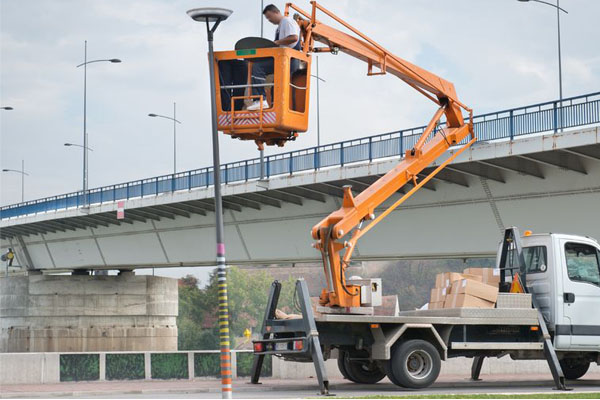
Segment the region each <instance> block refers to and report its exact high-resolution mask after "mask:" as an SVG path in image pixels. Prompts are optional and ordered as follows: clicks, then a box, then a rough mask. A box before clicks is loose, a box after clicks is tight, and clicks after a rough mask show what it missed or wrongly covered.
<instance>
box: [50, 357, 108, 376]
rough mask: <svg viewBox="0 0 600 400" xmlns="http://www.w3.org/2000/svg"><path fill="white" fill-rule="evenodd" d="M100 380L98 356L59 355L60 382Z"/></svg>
mask: <svg viewBox="0 0 600 400" xmlns="http://www.w3.org/2000/svg"><path fill="white" fill-rule="evenodd" d="M98 379H100V356H99V355H98V354H61V355H60V381H61V382H69V381H97V380H98Z"/></svg>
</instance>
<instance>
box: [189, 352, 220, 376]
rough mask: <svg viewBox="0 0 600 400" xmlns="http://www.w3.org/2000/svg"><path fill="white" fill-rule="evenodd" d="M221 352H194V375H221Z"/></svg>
mask: <svg viewBox="0 0 600 400" xmlns="http://www.w3.org/2000/svg"><path fill="white" fill-rule="evenodd" d="M220 360H221V357H220V353H194V375H195V376H197V377H201V376H216V377H219V376H220V375H221V364H220Z"/></svg>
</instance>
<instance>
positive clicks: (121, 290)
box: [0, 274, 178, 353]
mask: <svg viewBox="0 0 600 400" xmlns="http://www.w3.org/2000/svg"><path fill="white" fill-rule="evenodd" d="M177 313H178V288H177V280H176V279H172V278H165V277H159V276H149V275H138V276H135V275H133V274H124V275H120V276H114V275H110V276H109V275H28V276H8V277H0V352H10V353H15V352H93V351H174V350H177V325H176V318H177Z"/></svg>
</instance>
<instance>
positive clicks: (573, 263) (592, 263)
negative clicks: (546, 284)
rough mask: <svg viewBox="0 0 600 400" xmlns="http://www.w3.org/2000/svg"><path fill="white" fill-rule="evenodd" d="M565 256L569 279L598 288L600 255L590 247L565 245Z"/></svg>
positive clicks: (574, 244) (599, 283)
mask: <svg viewBox="0 0 600 400" xmlns="http://www.w3.org/2000/svg"><path fill="white" fill-rule="evenodd" d="M565 256H566V259H567V273H568V274H569V279H571V280H572V281H578V282H588V283H592V284H594V285H599V286H600V253H599V252H598V250H597V249H596V248H595V247H593V246H590V245H587V244H582V243H566V244H565Z"/></svg>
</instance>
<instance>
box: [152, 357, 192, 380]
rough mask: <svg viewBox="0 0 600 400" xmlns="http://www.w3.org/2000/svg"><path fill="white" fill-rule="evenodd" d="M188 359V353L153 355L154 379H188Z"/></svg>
mask: <svg viewBox="0 0 600 400" xmlns="http://www.w3.org/2000/svg"><path fill="white" fill-rule="evenodd" d="M187 358H188V355H187V353H156V354H151V355H150V360H151V361H150V364H151V368H150V369H151V371H152V379H188V377H189V375H188V359H187Z"/></svg>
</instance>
